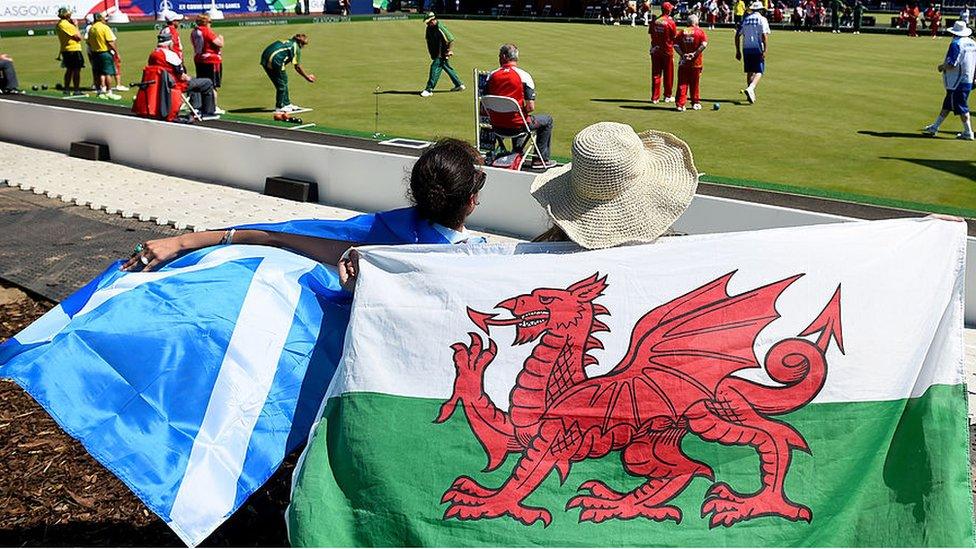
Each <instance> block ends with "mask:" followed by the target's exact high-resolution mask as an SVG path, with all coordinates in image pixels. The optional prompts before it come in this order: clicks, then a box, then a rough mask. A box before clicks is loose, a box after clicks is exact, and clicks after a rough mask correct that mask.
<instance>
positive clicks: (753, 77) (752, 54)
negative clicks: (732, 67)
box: [735, 0, 769, 103]
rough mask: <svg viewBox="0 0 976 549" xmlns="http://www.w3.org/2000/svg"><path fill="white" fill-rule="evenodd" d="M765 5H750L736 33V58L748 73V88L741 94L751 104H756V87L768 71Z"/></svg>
mask: <svg viewBox="0 0 976 549" xmlns="http://www.w3.org/2000/svg"><path fill="white" fill-rule="evenodd" d="M762 9H763V3H762V2H761V1H760V0H755V1H754V2H753V3H751V4H749V13H747V14H746V16H745V17H744V18H743V19H742V23H740V24H739V28H738V29H736V31H735V58H736V59H737V60H741V61H742V68H743V70H744V72H745V73H746V87H745V89H743V90H740V93H744V94H745V95H746V99H748V100H749V103H755V102H756V86H757V85H758V84H759V79H760V78H762V75H763V72H764V71H765V70H766V49H767V44H768V42H767V40H766V37H767V36H768V35H769V21H767V20H766V18H765V17H763V14H762Z"/></svg>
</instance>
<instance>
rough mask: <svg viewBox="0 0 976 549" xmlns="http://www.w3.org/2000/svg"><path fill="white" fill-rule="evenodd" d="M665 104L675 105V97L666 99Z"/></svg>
mask: <svg viewBox="0 0 976 549" xmlns="http://www.w3.org/2000/svg"><path fill="white" fill-rule="evenodd" d="M664 102H665V103H674V98H673V97H665V98H664Z"/></svg>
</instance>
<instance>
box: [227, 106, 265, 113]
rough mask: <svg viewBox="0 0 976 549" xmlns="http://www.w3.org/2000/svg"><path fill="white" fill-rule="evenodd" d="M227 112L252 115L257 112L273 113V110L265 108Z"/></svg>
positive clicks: (230, 110)
mask: <svg viewBox="0 0 976 549" xmlns="http://www.w3.org/2000/svg"><path fill="white" fill-rule="evenodd" d="M227 112H230V113H234V114H252V113H259V112H274V109H269V108H267V107H245V108H243V109H228V110H227Z"/></svg>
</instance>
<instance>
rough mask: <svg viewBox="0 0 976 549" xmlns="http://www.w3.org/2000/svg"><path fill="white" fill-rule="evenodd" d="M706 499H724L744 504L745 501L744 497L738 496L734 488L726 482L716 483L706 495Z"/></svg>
mask: <svg viewBox="0 0 976 549" xmlns="http://www.w3.org/2000/svg"><path fill="white" fill-rule="evenodd" d="M705 497H706V498H714V497H717V498H722V499H729V500H732V501H736V502H739V503H742V502H743V501H745V500H744V499H743V498H742V496H740V495H739V494H737V493H736V492H735V491H734V490H732V487H731V486H729V485H728V484H726V483H724V482H716V483H715V484H714V485H713V486H712V487H711V488H710V489H709V490H708V493H706V494H705Z"/></svg>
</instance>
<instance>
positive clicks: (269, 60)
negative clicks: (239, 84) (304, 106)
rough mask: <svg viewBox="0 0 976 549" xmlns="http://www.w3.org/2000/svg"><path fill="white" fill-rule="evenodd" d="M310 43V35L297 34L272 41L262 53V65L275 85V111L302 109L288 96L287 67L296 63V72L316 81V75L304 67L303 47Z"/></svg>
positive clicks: (306, 78) (310, 80)
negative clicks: (307, 71)
mask: <svg viewBox="0 0 976 549" xmlns="http://www.w3.org/2000/svg"><path fill="white" fill-rule="evenodd" d="M306 45H308V36H306V35H304V34H296V35H295V36H292V37H291V39H289V40H278V41H276V42H272V43H271V44H270V45H268V47H267V48H264V52H262V53H261V66H262V67H264V72H265V73H267V75H268V78H270V79H271V83H272V84H274V87H275V111H276V112H292V111H297V110H301V107H299V106H297V105H293V104H292V103H291V99H290V98H289V97H288V73H287V72H286V71H285V67H286V66H288V64H289V63H294V64H295V72H297V73H298V74H299V75H301V77H302V78H304V79H305V80H308V81H309V82H315V75H314V74H309V73H306V72H305V70H304V69H302V48H304V47H305V46H306Z"/></svg>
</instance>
